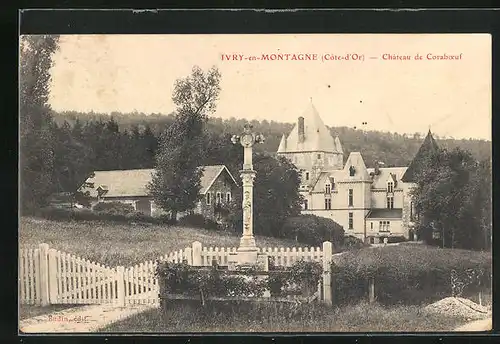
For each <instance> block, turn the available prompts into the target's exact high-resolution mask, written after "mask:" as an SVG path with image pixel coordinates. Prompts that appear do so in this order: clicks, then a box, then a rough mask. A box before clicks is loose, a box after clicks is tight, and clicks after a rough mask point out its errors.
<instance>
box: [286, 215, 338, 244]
mask: <svg viewBox="0 0 500 344" xmlns="http://www.w3.org/2000/svg"><path fill="white" fill-rule="evenodd" d="M281 233H282V236H284V237H286V238H291V239H295V240H296V241H298V242H301V243H304V244H307V245H312V246H320V245H321V244H322V243H323V242H324V241H331V242H332V244H333V245H334V246H335V247H337V248H339V247H340V246H341V245H342V241H343V239H344V229H343V227H342V226H340V225H339V224H338V223H336V222H335V221H333V220H331V219H327V218H324V217H320V216H316V215H310V214H307V215H299V216H295V217H289V218H288V219H287V220H286V221H285V223H284V225H283V227H282V230H281Z"/></svg>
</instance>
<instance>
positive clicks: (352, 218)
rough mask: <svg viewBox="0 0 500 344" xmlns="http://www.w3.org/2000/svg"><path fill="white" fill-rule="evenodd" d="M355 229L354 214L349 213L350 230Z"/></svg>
mask: <svg viewBox="0 0 500 344" xmlns="http://www.w3.org/2000/svg"><path fill="white" fill-rule="evenodd" d="M353 228H354V217H353V213H349V229H353Z"/></svg>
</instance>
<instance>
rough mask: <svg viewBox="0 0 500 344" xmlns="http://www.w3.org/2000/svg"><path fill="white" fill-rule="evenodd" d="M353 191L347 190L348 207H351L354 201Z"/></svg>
mask: <svg viewBox="0 0 500 344" xmlns="http://www.w3.org/2000/svg"><path fill="white" fill-rule="evenodd" d="M353 198H354V197H353V190H352V189H349V207H352V205H353V203H354V201H353Z"/></svg>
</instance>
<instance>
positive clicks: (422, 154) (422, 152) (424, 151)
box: [401, 129, 439, 183]
mask: <svg viewBox="0 0 500 344" xmlns="http://www.w3.org/2000/svg"><path fill="white" fill-rule="evenodd" d="M438 150H439V146H438V144H437V143H436V140H434V137H433V136H432V133H431V130H430V129H429V132H428V133H427V136H426V137H425V139H424V142H422V145H421V146H420V148H419V149H418V152H417V154H415V157H414V158H413V160H412V162H411V163H410V166H408V169H407V170H406V172H405V174H404V175H403V177H402V178H401V180H402V181H403V182H405V183H413V182H415V175H416V173H417V172H418V171H419V170H420V169H421V168H422V163H423V161H424V159H425V158H426V157H427V156H429V154H432V153H435V152H437V151H438Z"/></svg>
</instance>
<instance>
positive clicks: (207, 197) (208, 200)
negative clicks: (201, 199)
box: [205, 192, 212, 205]
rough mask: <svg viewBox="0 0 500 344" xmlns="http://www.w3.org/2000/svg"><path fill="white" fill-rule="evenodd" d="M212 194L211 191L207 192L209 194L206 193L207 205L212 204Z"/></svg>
mask: <svg viewBox="0 0 500 344" xmlns="http://www.w3.org/2000/svg"><path fill="white" fill-rule="evenodd" d="M210 196H211V194H210V192H207V194H206V195H205V199H206V202H207V205H210V204H211V203H212V200H211V199H210V198H211V197H210Z"/></svg>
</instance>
